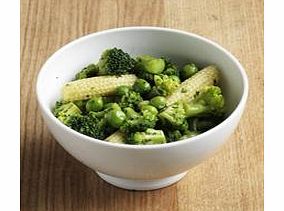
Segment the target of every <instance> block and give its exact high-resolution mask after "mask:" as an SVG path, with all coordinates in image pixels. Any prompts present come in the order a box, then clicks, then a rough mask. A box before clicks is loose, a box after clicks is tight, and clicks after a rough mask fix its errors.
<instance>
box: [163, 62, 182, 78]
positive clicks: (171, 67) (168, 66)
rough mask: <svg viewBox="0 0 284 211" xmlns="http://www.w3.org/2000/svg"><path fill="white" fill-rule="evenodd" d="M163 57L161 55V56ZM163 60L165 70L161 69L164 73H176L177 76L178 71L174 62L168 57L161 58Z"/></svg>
mask: <svg viewBox="0 0 284 211" xmlns="http://www.w3.org/2000/svg"><path fill="white" fill-rule="evenodd" d="M162 58H163V57H162ZM163 59H164V60H165V70H164V71H163V74H164V75H176V76H178V77H179V71H178V67H177V65H176V64H174V63H173V62H172V61H171V60H170V59H168V58H163Z"/></svg>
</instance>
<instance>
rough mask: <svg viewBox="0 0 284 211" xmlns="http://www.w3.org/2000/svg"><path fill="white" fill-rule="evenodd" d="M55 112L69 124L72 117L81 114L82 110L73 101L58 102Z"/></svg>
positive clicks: (56, 115)
mask: <svg viewBox="0 0 284 211" xmlns="http://www.w3.org/2000/svg"><path fill="white" fill-rule="evenodd" d="M53 114H54V116H55V117H57V118H58V119H59V120H60V121H61V122H63V123H64V124H65V125H69V121H70V117H72V116H77V115H80V114H81V110H80V109H79V108H78V107H77V106H76V105H75V104H74V103H72V102H70V103H66V104H64V103H62V102H56V105H55V107H54V109H53Z"/></svg>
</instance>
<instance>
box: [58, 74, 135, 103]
mask: <svg viewBox="0 0 284 211" xmlns="http://www.w3.org/2000/svg"><path fill="white" fill-rule="evenodd" d="M136 79H137V77H136V76H135V75H134V74H128V75H121V76H98V77H92V78H86V79H81V80H77V81H72V82H69V83H66V84H65V85H64V87H63V100H64V101H75V100H85V99H89V98H92V97H93V96H97V95H100V96H106V95H110V94H112V93H113V92H114V91H115V89H116V88H117V87H119V86H121V85H126V86H132V85H133V84H134V82H135V80H136Z"/></svg>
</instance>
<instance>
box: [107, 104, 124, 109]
mask: <svg viewBox="0 0 284 211" xmlns="http://www.w3.org/2000/svg"><path fill="white" fill-rule="evenodd" d="M104 108H105V109H113V110H121V108H120V106H119V105H118V104H117V103H107V104H105V106H104Z"/></svg>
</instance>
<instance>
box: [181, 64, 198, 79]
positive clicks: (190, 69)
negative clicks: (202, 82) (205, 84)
mask: <svg viewBox="0 0 284 211" xmlns="http://www.w3.org/2000/svg"><path fill="white" fill-rule="evenodd" d="M197 72H198V68H197V66H196V65H195V64H187V65H185V66H184V67H183V68H182V70H181V73H180V77H181V79H182V80H183V81H184V80H186V79H188V78H190V77H191V76H193V75H194V74H195V73H197Z"/></svg>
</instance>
